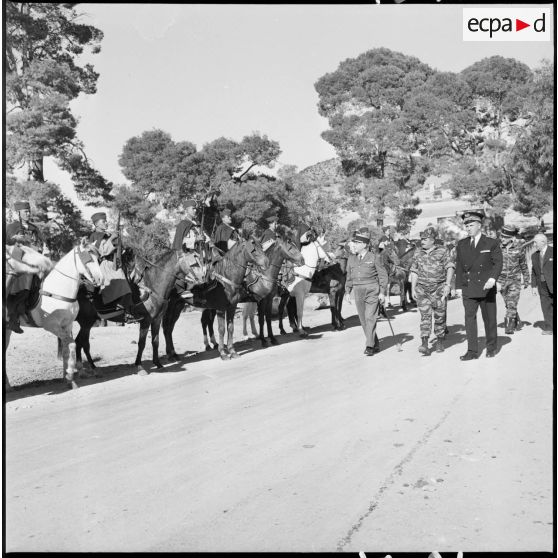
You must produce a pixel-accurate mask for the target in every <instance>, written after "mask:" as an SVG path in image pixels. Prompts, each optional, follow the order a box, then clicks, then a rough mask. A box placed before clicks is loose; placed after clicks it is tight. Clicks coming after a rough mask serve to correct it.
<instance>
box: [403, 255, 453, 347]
mask: <svg viewBox="0 0 558 558" xmlns="http://www.w3.org/2000/svg"><path fill="white" fill-rule="evenodd" d="M450 268H454V269H455V262H454V260H453V258H452V257H451V255H450V253H449V251H448V250H447V249H446V247H445V246H437V245H434V247H433V248H432V249H431V250H429V251H426V250H424V248H421V249H419V250H417V252H416V254H415V256H414V258H413V261H412V263H411V268H410V272H411V273H416V274H417V284H416V289H415V290H416V300H417V308H418V309H419V311H420V336H421V337H430V333H431V331H432V316H434V334H435V335H436V336H437V337H443V335H444V333H445V330H446V309H447V298H444V299H442V296H443V290H444V286H445V284H446V275H447V273H446V272H447V270H448V269H450Z"/></svg>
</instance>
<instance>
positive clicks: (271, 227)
mask: <svg viewBox="0 0 558 558" xmlns="http://www.w3.org/2000/svg"><path fill="white" fill-rule="evenodd" d="M265 220H266V221H267V229H265V231H264V233H263V235H262V238H261V245H262V248H263V251H264V252H265V251H266V250H267V249H268V248H269V247H270V246H271V245H272V244H274V242H275V240H276V238H277V224H278V222H279V217H278V216H277V215H276V214H273V215H269V216H268V217H266V218H265Z"/></svg>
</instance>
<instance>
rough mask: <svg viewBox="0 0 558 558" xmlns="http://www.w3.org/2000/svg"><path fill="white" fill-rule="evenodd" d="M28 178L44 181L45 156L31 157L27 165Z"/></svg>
mask: <svg viewBox="0 0 558 558" xmlns="http://www.w3.org/2000/svg"><path fill="white" fill-rule="evenodd" d="M27 179H28V180H34V181H35V182H44V181H45V175H44V173H43V157H38V158H36V159H31V160H30V161H29V163H28V167H27Z"/></svg>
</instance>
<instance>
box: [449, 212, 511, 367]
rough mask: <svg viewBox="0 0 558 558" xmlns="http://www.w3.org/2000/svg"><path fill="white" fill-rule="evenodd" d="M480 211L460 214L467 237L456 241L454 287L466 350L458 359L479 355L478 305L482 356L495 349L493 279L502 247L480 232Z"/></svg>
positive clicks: (499, 265) (492, 355)
mask: <svg viewBox="0 0 558 558" xmlns="http://www.w3.org/2000/svg"><path fill="white" fill-rule="evenodd" d="M483 217H484V212H483V211H482V210H472V211H465V212H464V213H463V215H462V219H463V223H464V224H465V230H466V232H467V235H468V236H467V237H466V238H464V239H462V240H460V241H459V242H458V243H457V251H456V262H455V275H456V281H455V288H456V289H461V290H462V300H463V307H464V309H465V331H466V333H467V352H466V353H465V354H464V355H462V356H460V357H459V358H460V359H461V360H473V359H476V358H478V356H479V348H478V333H477V311H478V309H479V307H480V309H481V314H482V320H483V322H484V330H485V334H486V356H487V358H492V357H494V356H495V355H496V350H497V339H498V330H497V326H498V324H497V320H496V281H497V280H498V277H499V276H500V272H501V271H502V250H501V248H500V243H499V242H498V240H496V239H493V238H489V237H488V236H485V235H484V234H482V233H481V228H482V220H483Z"/></svg>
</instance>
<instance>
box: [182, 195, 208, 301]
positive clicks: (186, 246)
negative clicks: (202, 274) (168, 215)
mask: <svg viewBox="0 0 558 558" xmlns="http://www.w3.org/2000/svg"><path fill="white" fill-rule="evenodd" d="M182 207H183V208H184V213H185V214H186V217H185V218H184V219H183V220H182V221H180V222H179V223H178V225H177V226H176V231H175V233H174V240H173V242H172V248H173V250H176V251H177V252H180V253H184V254H186V256H187V257H188V260H189V261H188V264H189V265H190V267H191V268H195V267H201V251H202V249H203V247H204V246H207V245H208V243H209V242H210V241H211V239H210V238H209V237H208V236H207V234H206V233H205V232H204V231H202V228H201V225H200V224H199V223H198V221H197V220H196V200H193V199H189V200H186V201H185V202H184V203H183V204H182ZM176 291H177V293H178V294H179V295H180V297H182V298H183V299H186V300H187V299H191V298H192V297H193V296H194V295H193V294H192V292H191V291H189V290H187V289H186V288H185V286H184V287H182V286H181V285H178V284H177V285H176Z"/></svg>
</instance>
